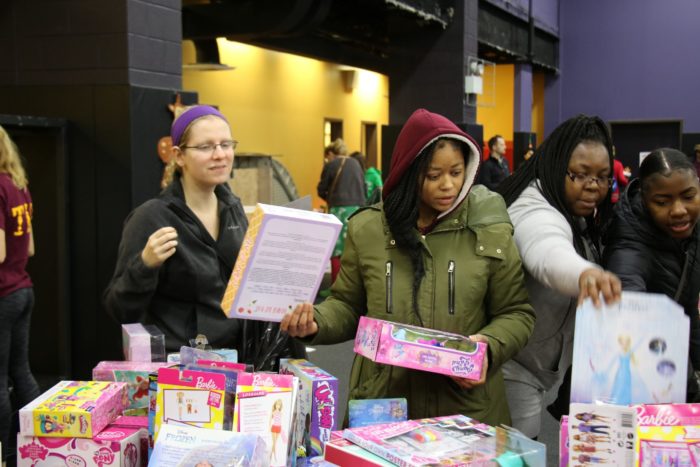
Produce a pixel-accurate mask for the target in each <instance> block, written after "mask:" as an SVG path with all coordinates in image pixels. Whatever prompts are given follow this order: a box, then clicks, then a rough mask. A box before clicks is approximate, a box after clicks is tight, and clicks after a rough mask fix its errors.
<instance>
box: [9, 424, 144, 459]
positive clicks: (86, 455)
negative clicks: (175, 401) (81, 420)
mask: <svg viewBox="0 0 700 467" xmlns="http://www.w3.org/2000/svg"><path fill="white" fill-rule="evenodd" d="M143 418H145V417H119V419H117V420H116V421H115V422H114V423H112V424H111V425H109V426H108V427H107V428H105V429H104V430H102V431H101V432H100V433H98V434H97V435H95V437H94V438H92V439H83V438H44V437H38V436H26V435H22V434H21V433H20V434H18V435H17V466H18V467H49V466H51V467H54V466H81V467H105V466H111V467H145V466H146V465H147V464H148V452H147V443H148V440H147V433H146V427H144V426H143V420H142V419H143ZM146 423H147V421H146Z"/></svg>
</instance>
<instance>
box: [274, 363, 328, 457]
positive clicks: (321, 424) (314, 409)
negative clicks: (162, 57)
mask: <svg viewBox="0 0 700 467" xmlns="http://www.w3.org/2000/svg"><path fill="white" fill-rule="evenodd" d="M280 373H283V374H290V375H294V376H296V377H297V378H299V387H300V389H299V397H298V399H297V404H298V413H297V420H296V427H295V430H296V437H297V445H298V446H299V447H303V450H299V449H297V452H299V451H301V452H304V454H305V455H306V456H308V457H311V456H318V455H321V454H323V446H324V445H325V444H326V442H327V441H328V440H329V439H330V438H331V432H332V431H334V430H336V429H337V427H338V379H337V378H336V377H335V376H333V375H331V374H330V373H328V372H327V371H325V370H322V369H320V368H319V367H317V366H316V365H314V364H313V363H311V362H309V361H308V360H303V359H298V360H292V359H287V358H283V359H281V360H280Z"/></svg>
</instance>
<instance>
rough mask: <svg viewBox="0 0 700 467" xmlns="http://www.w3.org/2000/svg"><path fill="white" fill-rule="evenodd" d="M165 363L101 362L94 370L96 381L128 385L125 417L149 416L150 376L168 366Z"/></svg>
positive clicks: (93, 375) (93, 374)
mask: <svg viewBox="0 0 700 467" xmlns="http://www.w3.org/2000/svg"><path fill="white" fill-rule="evenodd" d="M166 365H167V363H165V362H100V363H98V364H97V366H96V367H95V368H93V370H92V379H93V380H95V381H118V382H122V383H127V397H128V399H129V400H128V405H127V406H126V409H125V410H124V415H131V416H143V415H148V402H149V399H148V375H149V373H153V372H157V371H158V369H159V368H162V367H164V366H166Z"/></svg>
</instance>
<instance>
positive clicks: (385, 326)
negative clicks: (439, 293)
mask: <svg viewBox="0 0 700 467" xmlns="http://www.w3.org/2000/svg"><path fill="white" fill-rule="evenodd" d="M401 330H404V331H405V332H409V333H420V334H424V335H430V334H434V335H435V336H440V337H444V338H448V339H449V340H453V341H469V340H468V338H466V337H464V336H460V335H459V334H453V333H448V332H443V331H435V330H432V329H426V328H421V327H418V326H410V325H407V324H400V323H392V322H390V321H383V320H380V319H374V318H368V317H366V316H362V317H361V318H360V323H359V325H358V327H357V335H356V336H355V348H354V350H355V353H357V354H359V355H362V356H363V357H367V358H369V359H370V360H373V361H375V362H377V363H386V364H389V365H394V366H402V367H405V368H413V369H416V370H423V371H430V372H432V373H440V374H443V375H448V376H457V377H460V378H469V379H473V380H478V379H479V378H480V377H481V368H482V365H483V361H484V357H485V356H486V347H487V346H486V343H484V342H471V341H469V342H470V343H471V344H473V345H474V347H475V350H474V351H473V352H468V351H463V350H457V349H454V348H448V347H439V346H436V345H434V344H431V343H429V342H430V341H426V342H417V341H416V342H409V341H405V340H400V339H397V338H396V337H395V336H396V334H397V331H401ZM429 337H430V336H429ZM434 340H437V339H434Z"/></svg>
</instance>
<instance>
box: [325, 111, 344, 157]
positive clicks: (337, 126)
mask: <svg viewBox="0 0 700 467" xmlns="http://www.w3.org/2000/svg"><path fill="white" fill-rule="evenodd" d="M342 137H343V121H342V120H338V119H333V118H326V119H325V120H324V121H323V147H324V148H325V147H326V146H328V145H329V144H331V143H332V142H333V141H335V140H336V139H338V138H342ZM321 156H324V155H323V154H321Z"/></svg>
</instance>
